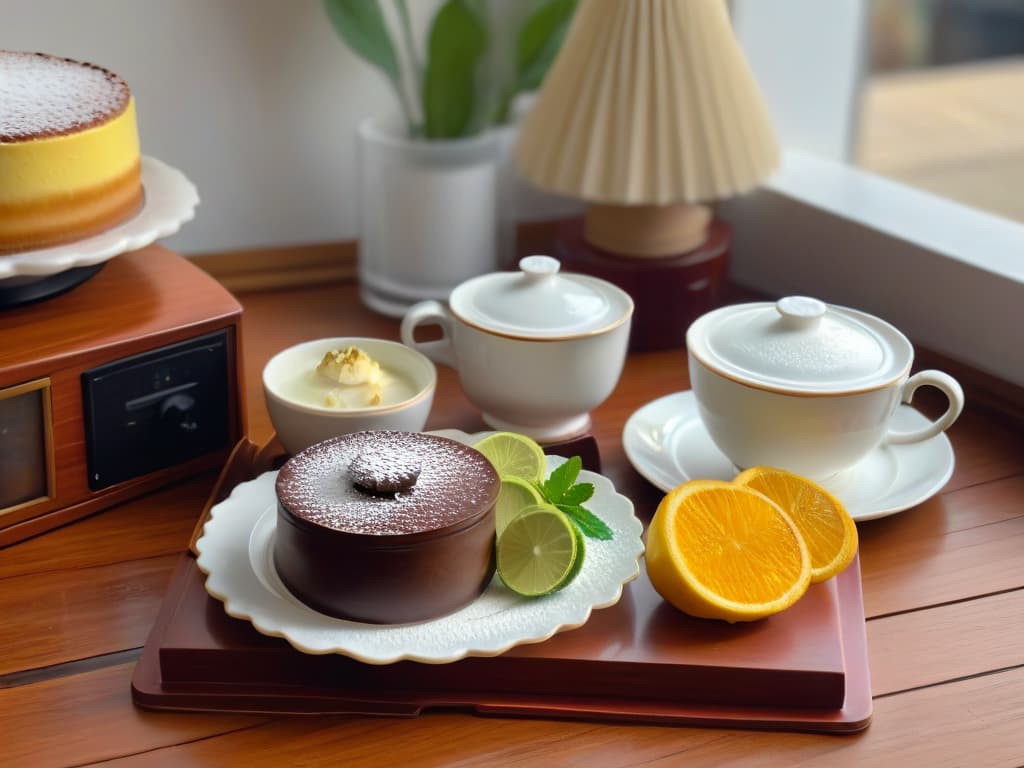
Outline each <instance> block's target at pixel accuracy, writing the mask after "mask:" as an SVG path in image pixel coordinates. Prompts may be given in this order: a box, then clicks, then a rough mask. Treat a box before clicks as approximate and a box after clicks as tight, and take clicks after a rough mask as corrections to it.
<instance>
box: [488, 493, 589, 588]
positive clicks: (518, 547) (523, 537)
mask: <svg viewBox="0 0 1024 768" xmlns="http://www.w3.org/2000/svg"><path fill="white" fill-rule="evenodd" d="M577 541H578V539H577V534H576V526H575V525H573V523H572V521H571V520H569V518H568V517H566V516H565V515H564V514H562V513H561V512H560V511H559V510H557V509H555V508H554V507H549V506H544V505H535V506H532V507H527V508H526V509H524V510H523V511H522V512H521V513H520V514H519V515H517V516H516V517H514V518H513V519H512V521H511V522H510V523H509V524H508V526H507V527H506V528H505V531H504V532H503V533H502V534H501V536H500V537H499V538H498V544H497V547H496V553H497V566H498V576H500V577H501V580H502V581H503V582H505V586H507V587H508V588H509V589H511V590H512V591H513V592H516V593H517V594H520V595H526V596H528V597H536V596H538V595H547V594H550V593H552V592H555V591H557V590H559V589H561V588H562V587H564V586H565V585H566V584H568V583H569V580H570V578H571V577H572V575H573V570H574V567H575V565H576V561H577V559H578V558H579V555H580V554H582V553H581V551H580V550H579V548H578V546H577Z"/></svg>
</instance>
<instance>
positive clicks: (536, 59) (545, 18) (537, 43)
mask: <svg viewBox="0 0 1024 768" xmlns="http://www.w3.org/2000/svg"><path fill="white" fill-rule="evenodd" d="M576 2H577V0H548V2H546V3H543V4H542V5H541V6H540V7H539V8H537V10H535V11H534V12H533V13H532V14H530V16H529V18H527V19H526V22H525V23H524V24H523V28H522V29H521V30H520V32H519V41H518V45H517V47H516V86H517V89H518V90H519V91H529V90H534V89H536V88H538V87H540V84H541V82H542V81H543V80H544V75H546V74H547V72H548V69H549V68H550V67H551V62H553V61H554V60H555V56H557V55H558V51H559V49H560V48H561V47H562V40H564V39H565V33H566V32H567V31H568V30H569V24H570V22H571V21H572V16H573V13H574V12H575V11H576Z"/></svg>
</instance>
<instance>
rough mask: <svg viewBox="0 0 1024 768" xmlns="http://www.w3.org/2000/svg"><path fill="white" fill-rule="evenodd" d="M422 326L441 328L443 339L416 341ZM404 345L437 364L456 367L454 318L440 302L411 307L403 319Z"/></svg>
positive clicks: (429, 302)
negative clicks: (416, 332)
mask: <svg viewBox="0 0 1024 768" xmlns="http://www.w3.org/2000/svg"><path fill="white" fill-rule="evenodd" d="M421 325H439V326H441V338H440V339H438V340H436V341H416V340H415V339H414V338H413V334H414V333H415V331H416V329H417V328H418V327H420V326H421ZM401 333H402V343H403V344H405V345H406V346H407V347H412V348H413V349H418V350H419V351H420V352H422V353H423V354H424V355H426V356H427V357H429V358H430V359H431V360H433V361H434V362H435V363H442V364H444V365H447V366H450V367H452V368H454V367H455V351H454V349H453V348H452V317H451V315H450V314H448V310H447V309H445V308H444V305H443V304H441V302H439V301H421V302H420V303H419V304H414V305H413V306H411V307H409V309H408V311H407V312H406V313H405V316H404V317H403V318H402V331H401Z"/></svg>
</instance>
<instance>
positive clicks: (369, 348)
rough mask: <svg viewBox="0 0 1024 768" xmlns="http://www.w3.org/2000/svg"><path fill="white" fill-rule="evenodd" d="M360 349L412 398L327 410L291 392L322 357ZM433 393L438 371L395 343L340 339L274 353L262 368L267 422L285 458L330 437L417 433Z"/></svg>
mask: <svg viewBox="0 0 1024 768" xmlns="http://www.w3.org/2000/svg"><path fill="white" fill-rule="evenodd" d="M346 347H359V348H360V349H362V350H363V351H364V352H366V354H368V355H369V356H370V357H372V358H373V359H374V360H376V361H378V362H379V363H380V364H381V368H383V369H385V370H386V371H389V372H391V373H394V374H396V375H399V376H403V377H405V378H406V379H407V380H408V382H409V383H410V384H411V385H412V389H413V390H414V394H413V395H412V396H410V397H408V398H406V399H404V400H402V401H400V402H397V403H392V404H388V405H378V406H368V407H365V408H331V407H329V406H327V405H315V404H313V403H312V402H311V401H306V402H303V401H302V400H300V399H299V398H297V397H295V396H294V395H292V394H289V389H290V388H295V387H297V386H301V384H297V383H296V382H298V380H299V378H300V377H302V376H304V375H310V372H314V371H315V370H316V366H317V364H318V363H319V362H320V361H321V360H322V359H323V356H324V355H325V354H327V353H328V352H329V351H331V350H333V349H345V348H346ZM436 388H437V370H436V369H435V368H434V364H433V363H432V362H430V360H429V359H428V358H427V357H426V356H425V355H423V354H422V353H420V352H417V351H416V350H415V349H411V348H409V347H407V346H405V345H404V344H401V343H399V342H397V341H386V340H384V339H368V338H357V337H344V338H334V339H317V340H316V341H307V342H304V343H302V344H296V345H295V346H293V347H288V348H287V349H285V350H282V351H281V352H278V353H277V354H276V355H274V357H272V358H271V359H270V361H269V362H268V363H267V364H266V366H264V368H263V394H264V397H265V398H266V401H267V410H268V411H269V412H270V421H271V423H272V424H273V425H274V429H275V430H276V431H277V436H278V439H280V441H281V445H283V446H284V448H285V450H287V451H288V453H290V454H293V455H294V454H296V453H298V452H299V451H301V450H303V449H304V448H308V447H309V446H311V445H315V444H316V443H320V442H323V441H324V440H327V439H328V438H331V437H336V436H338V435H344V434H348V433H349V432H359V431H361V430H365V429H395V430H401V431H404V432H419V431H421V430H422V429H423V426H424V425H425V424H426V423H427V416H428V415H429V414H430V407H431V405H432V404H433V402H434V390H435V389H436Z"/></svg>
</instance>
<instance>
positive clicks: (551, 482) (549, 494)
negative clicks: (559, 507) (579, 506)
mask: <svg viewBox="0 0 1024 768" xmlns="http://www.w3.org/2000/svg"><path fill="white" fill-rule="evenodd" d="M581 469H583V460H582V459H581V458H580V457H579V456H573V457H572V458H571V459H569V460H568V461H566V462H565V463H564V464H562V465H561V466H558V467H555V469H553V470H552V471H551V475H550V477H548V479H547V480H545V481H544V486H543V488H542V490H543V491H544V497H545V498H546V499H547V500H548V501H549V502H550V503H552V504H560V503H561V502H562V497H563V496H565V492H566V491H568V490H569V489H570V488H572V484H573V483H575V482H576V478H577V477H579V475H580V470H581Z"/></svg>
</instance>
